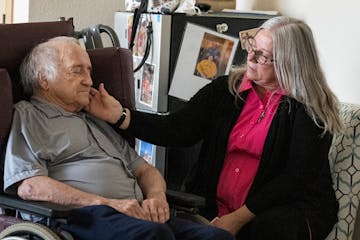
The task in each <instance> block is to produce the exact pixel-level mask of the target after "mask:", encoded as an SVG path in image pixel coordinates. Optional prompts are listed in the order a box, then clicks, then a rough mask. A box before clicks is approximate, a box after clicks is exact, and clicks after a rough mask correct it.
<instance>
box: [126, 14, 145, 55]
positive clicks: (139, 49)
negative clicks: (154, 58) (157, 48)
mask: <svg viewBox="0 0 360 240" xmlns="http://www.w3.org/2000/svg"><path fill="white" fill-rule="evenodd" d="M148 24H149V20H148V19H147V17H146V15H145V14H143V15H141V17H140V20H139V25H138V28H137V32H136V35H135V40H134V47H133V55H134V56H137V57H143V56H144V54H145V50H146V42H147V26H148ZM132 25H133V16H129V18H128V27H127V36H128V38H127V39H128V44H130V40H131V34H132Z"/></svg>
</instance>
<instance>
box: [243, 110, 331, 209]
mask: <svg viewBox="0 0 360 240" xmlns="http://www.w3.org/2000/svg"><path fill="white" fill-rule="evenodd" d="M284 115H286V114H284ZM289 115H290V114H287V116H288V117H286V120H287V121H288V122H287V123H285V122H284V121H283V122H281V121H278V122H277V124H278V126H276V127H275V128H276V130H275V131H274V132H276V133H274V132H272V133H271V134H272V136H271V137H270V139H268V140H269V141H267V145H268V146H267V148H268V149H265V147H264V152H263V157H262V159H261V161H264V163H261V164H263V169H261V168H259V170H258V174H257V177H258V179H255V180H258V181H259V182H261V183H260V184H257V185H256V186H254V188H253V189H252V192H251V194H249V196H248V198H247V200H246V205H247V207H248V208H249V209H250V211H252V212H253V213H255V214H259V213H261V212H263V211H265V210H267V209H270V208H274V207H277V206H281V205H285V204H294V203H295V202H296V201H299V200H300V201H301V200H303V201H310V202H313V201H322V200H325V202H329V201H332V200H333V197H334V192H333V190H332V182H331V176H330V170H329V162H328V152H329V148H330V144H331V139H332V136H331V134H329V133H326V134H325V135H322V131H323V129H322V128H320V127H319V126H317V125H316V124H315V123H314V122H313V121H312V119H311V118H310V117H309V116H308V114H307V113H306V110H305V109H304V107H303V106H300V107H298V108H297V109H296V110H295V114H294V115H293V116H289ZM285 124H287V125H286V126H287V127H288V129H287V130H284V125H285ZM287 127H285V128H287ZM279 132H280V133H281V132H286V134H283V135H281V134H279ZM269 134H270V132H269ZM279 135H281V136H279ZM284 136H287V137H288V139H286V137H284ZM279 138H280V139H282V140H281V141H279V140H278V139H279ZM271 148H272V149H271ZM260 166H261V165H260ZM259 179H260V180H259ZM312 198H313V199H312Z"/></svg>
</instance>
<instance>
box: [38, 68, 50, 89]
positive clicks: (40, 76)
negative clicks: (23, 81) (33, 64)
mask: <svg viewBox="0 0 360 240" xmlns="http://www.w3.org/2000/svg"><path fill="white" fill-rule="evenodd" d="M38 83H39V87H40V88H41V89H42V90H45V91H46V90H48V89H49V83H48V80H47V78H46V77H45V75H44V74H43V73H41V72H40V73H39V74H38Z"/></svg>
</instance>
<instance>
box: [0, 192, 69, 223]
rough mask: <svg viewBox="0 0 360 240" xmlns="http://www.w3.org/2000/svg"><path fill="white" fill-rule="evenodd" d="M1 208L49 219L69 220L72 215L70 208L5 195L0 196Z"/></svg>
mask: <svg viewBox="0 0 360 240" xmlns="http://www.w3.org/2000/svg"><path fill="white" fill-rule="evenodd" d="M0 206H1V207H3V208H9V209H14V210H19V211H24V212H28V213H32V214H36V215H40V216H43V217H47V218H67V217H68V216H69V214H70V210H71V209H72V208H70V207H65V206H62V205H58V204H54V203H49V202H43V201H27V200H23V199H21V198H19V197H17V196H11V195H7V194H4V193H1V194H0Z"/></svg>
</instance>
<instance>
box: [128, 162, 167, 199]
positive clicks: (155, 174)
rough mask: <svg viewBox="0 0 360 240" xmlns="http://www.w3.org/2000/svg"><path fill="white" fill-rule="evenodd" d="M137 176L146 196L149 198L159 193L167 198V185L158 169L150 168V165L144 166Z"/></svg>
mask: <svg viewBox="0 0 360 240" xmlns="http://www.w3.org/2000/svg"><path fill="white" fill-rule="evenodd" d="M135 175H136V177H137V180H138V183H139V185H140V187H141V189H142V191H143V193H144V195H145V196H146V197H147V198H149V197H152V196H153V195H155V194H156V195H157V194H159V193H160V194H163V196H164V197H165V192H166V183H165V181H164V178H163V177H162V176H161V174H160V172H159V171H158V170H157V169H156V168H154V167H152V166H149V165H148V164H144V166H141V167H140V170H138V171H137V172H136V173H135Z"/></svg>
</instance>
